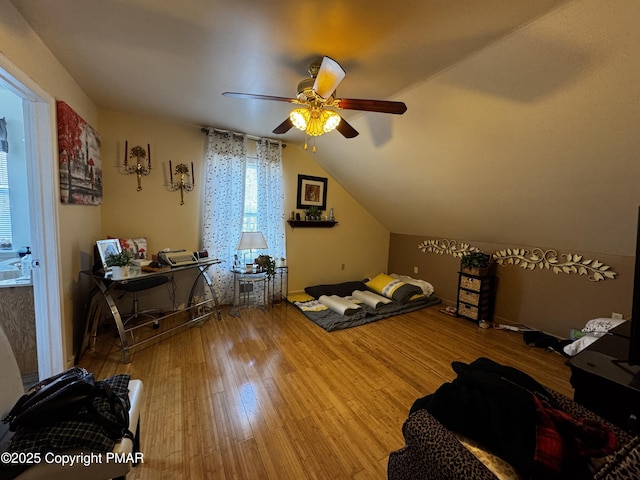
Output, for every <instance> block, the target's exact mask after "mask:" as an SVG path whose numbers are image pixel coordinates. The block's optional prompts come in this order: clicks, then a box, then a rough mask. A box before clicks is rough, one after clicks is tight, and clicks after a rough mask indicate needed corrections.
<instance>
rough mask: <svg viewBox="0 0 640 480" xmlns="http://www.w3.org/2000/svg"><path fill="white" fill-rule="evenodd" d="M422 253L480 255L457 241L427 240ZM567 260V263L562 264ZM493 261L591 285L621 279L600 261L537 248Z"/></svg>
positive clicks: (506, 253)
mask: <svg viewBox="0 0 640 480" xmlns="http://www.w3.org/2000/svg"><path fill="white" fill-rule="evenodd" d="M418 248H419V249H420V250H421V251H422V252H423V253H437V254H438V255H444V254H447V255H452V256H453V257H457V258H462V257H463V256H464V255H465V254H467V253H470V252H481V251H482V250H480V249H479V248H478V247H473V246H470V245H469V244H468V243H458V242H457V241H456V240H447V239H441V240H440V239H439V240H425V241H424V242H422V243H420V244H419V245H418ZM562 257H564V259H565V260H564V261H562ZM492 258H493V259H494V260H495V261H496V263H497V264H498V265H500V266H503V267H504V266H507V265H518V266H520V268H523V269H525V270H535V269H536V268H537V269H540V270H543V269H546V270H550V271H552V272H553V273H555V274H558V273H566V274H568V275H570V274H576V273H577V274H578V275H585V276H586V277H587V279H588V280H589V281H591V282H599V281H601V280H606V279H610V280H614V279H615V278H616V276H617V275H618V274H617V273H616V272H614V271H613V270H611V267H610V266H608V265H605V264H604V263H602V262H600V261H598V260H591V259H585V258H584V256H582V255H578V254H577V253H563V254H558V252H557V250H553V249H551V250H543V249H541V248H538V247H535V248H533V249H531V253H529V250H527V249H526V248H507V249H505V250H500V251H498V252H496V253H494V254H493V255H492Z"/></svg>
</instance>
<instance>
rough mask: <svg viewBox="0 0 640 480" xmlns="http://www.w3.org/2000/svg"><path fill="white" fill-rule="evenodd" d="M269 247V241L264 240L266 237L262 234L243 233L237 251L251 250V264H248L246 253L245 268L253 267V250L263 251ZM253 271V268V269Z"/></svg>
mask: <svg viewBox="0 0 640 480" xmlns="http://www.w3.org/2000/svg"><path fill="white" fill-rule="evenodd" d="M265 248H268V247H267V241H266V240H265V239H264V235H263V234H262V232H242V235H241V236H240V242H238V248H237V250H249V258H251V262H247V259H246V253H245V259H244V260H245V262H244V263H245V266H247V265H253V260H254V259H253V250H254V249H256V250H261V249H265ZM251 270H252V271H253V267H251ZM247 271H249V269H248V268H247Z"/></svg>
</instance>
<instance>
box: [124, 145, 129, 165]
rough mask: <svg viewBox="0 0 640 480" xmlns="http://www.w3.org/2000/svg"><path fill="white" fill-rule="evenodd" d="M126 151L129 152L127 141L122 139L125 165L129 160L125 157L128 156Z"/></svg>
mask: <svg viewBox="0 0 640 480" xmlns="http://www.w3.org/2000/svg"><path fill="white" fill-rule="evenodd" d="M128 153H129V141H128V140H125V141H124V166H125V167H126V166H127V163H129V160H128V159H127V157H128Z"/></svg>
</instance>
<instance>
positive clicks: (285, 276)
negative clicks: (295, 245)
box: [269, 265, 289, 305]
mask: <svg viewBox="0 0 640 480" xmlns="http://www.w3.org/2000/svg"><path fill="white" fill-rule="evenodd" d="M269 288H270V290H271V292H270V295H269V301H270V302H271V304H272V305H273V304H276V303H281V302H282V301H284V300H286V299H287V296H288V295H289V267H288V266H287V265H282V266H280V267H276V271H275V273H274V275H273V278H272V279H271V282H269Z"/></svg>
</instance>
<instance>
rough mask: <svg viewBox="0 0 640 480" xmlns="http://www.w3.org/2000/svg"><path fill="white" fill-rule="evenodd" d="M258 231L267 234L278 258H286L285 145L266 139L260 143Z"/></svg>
mask: <svg viewBox="0 0 640 480" xmlns="http://www.w3.org/2000/svg"><path fill="white" fill-rule="evenodd" d="M256 154H257V157H258V160H257V183H258V215H257V217H258V218H257V224H258V230H259V231H261V232H262V233H263V234H264V237H265V240H266V241H267V245H268V246H269V248H268V251H269V255H271V256H272V257H273V258H274V259H277V258H280V257H286V242H285V223H284V221H285V213H284V188H283V185H282V182H283V180H282V178H283V176H282V143H281V142H279V141H277V142H276V141H273V140H268V139H265V138H262V139H260V140H258V141H257V142H256Z"/></svg>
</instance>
